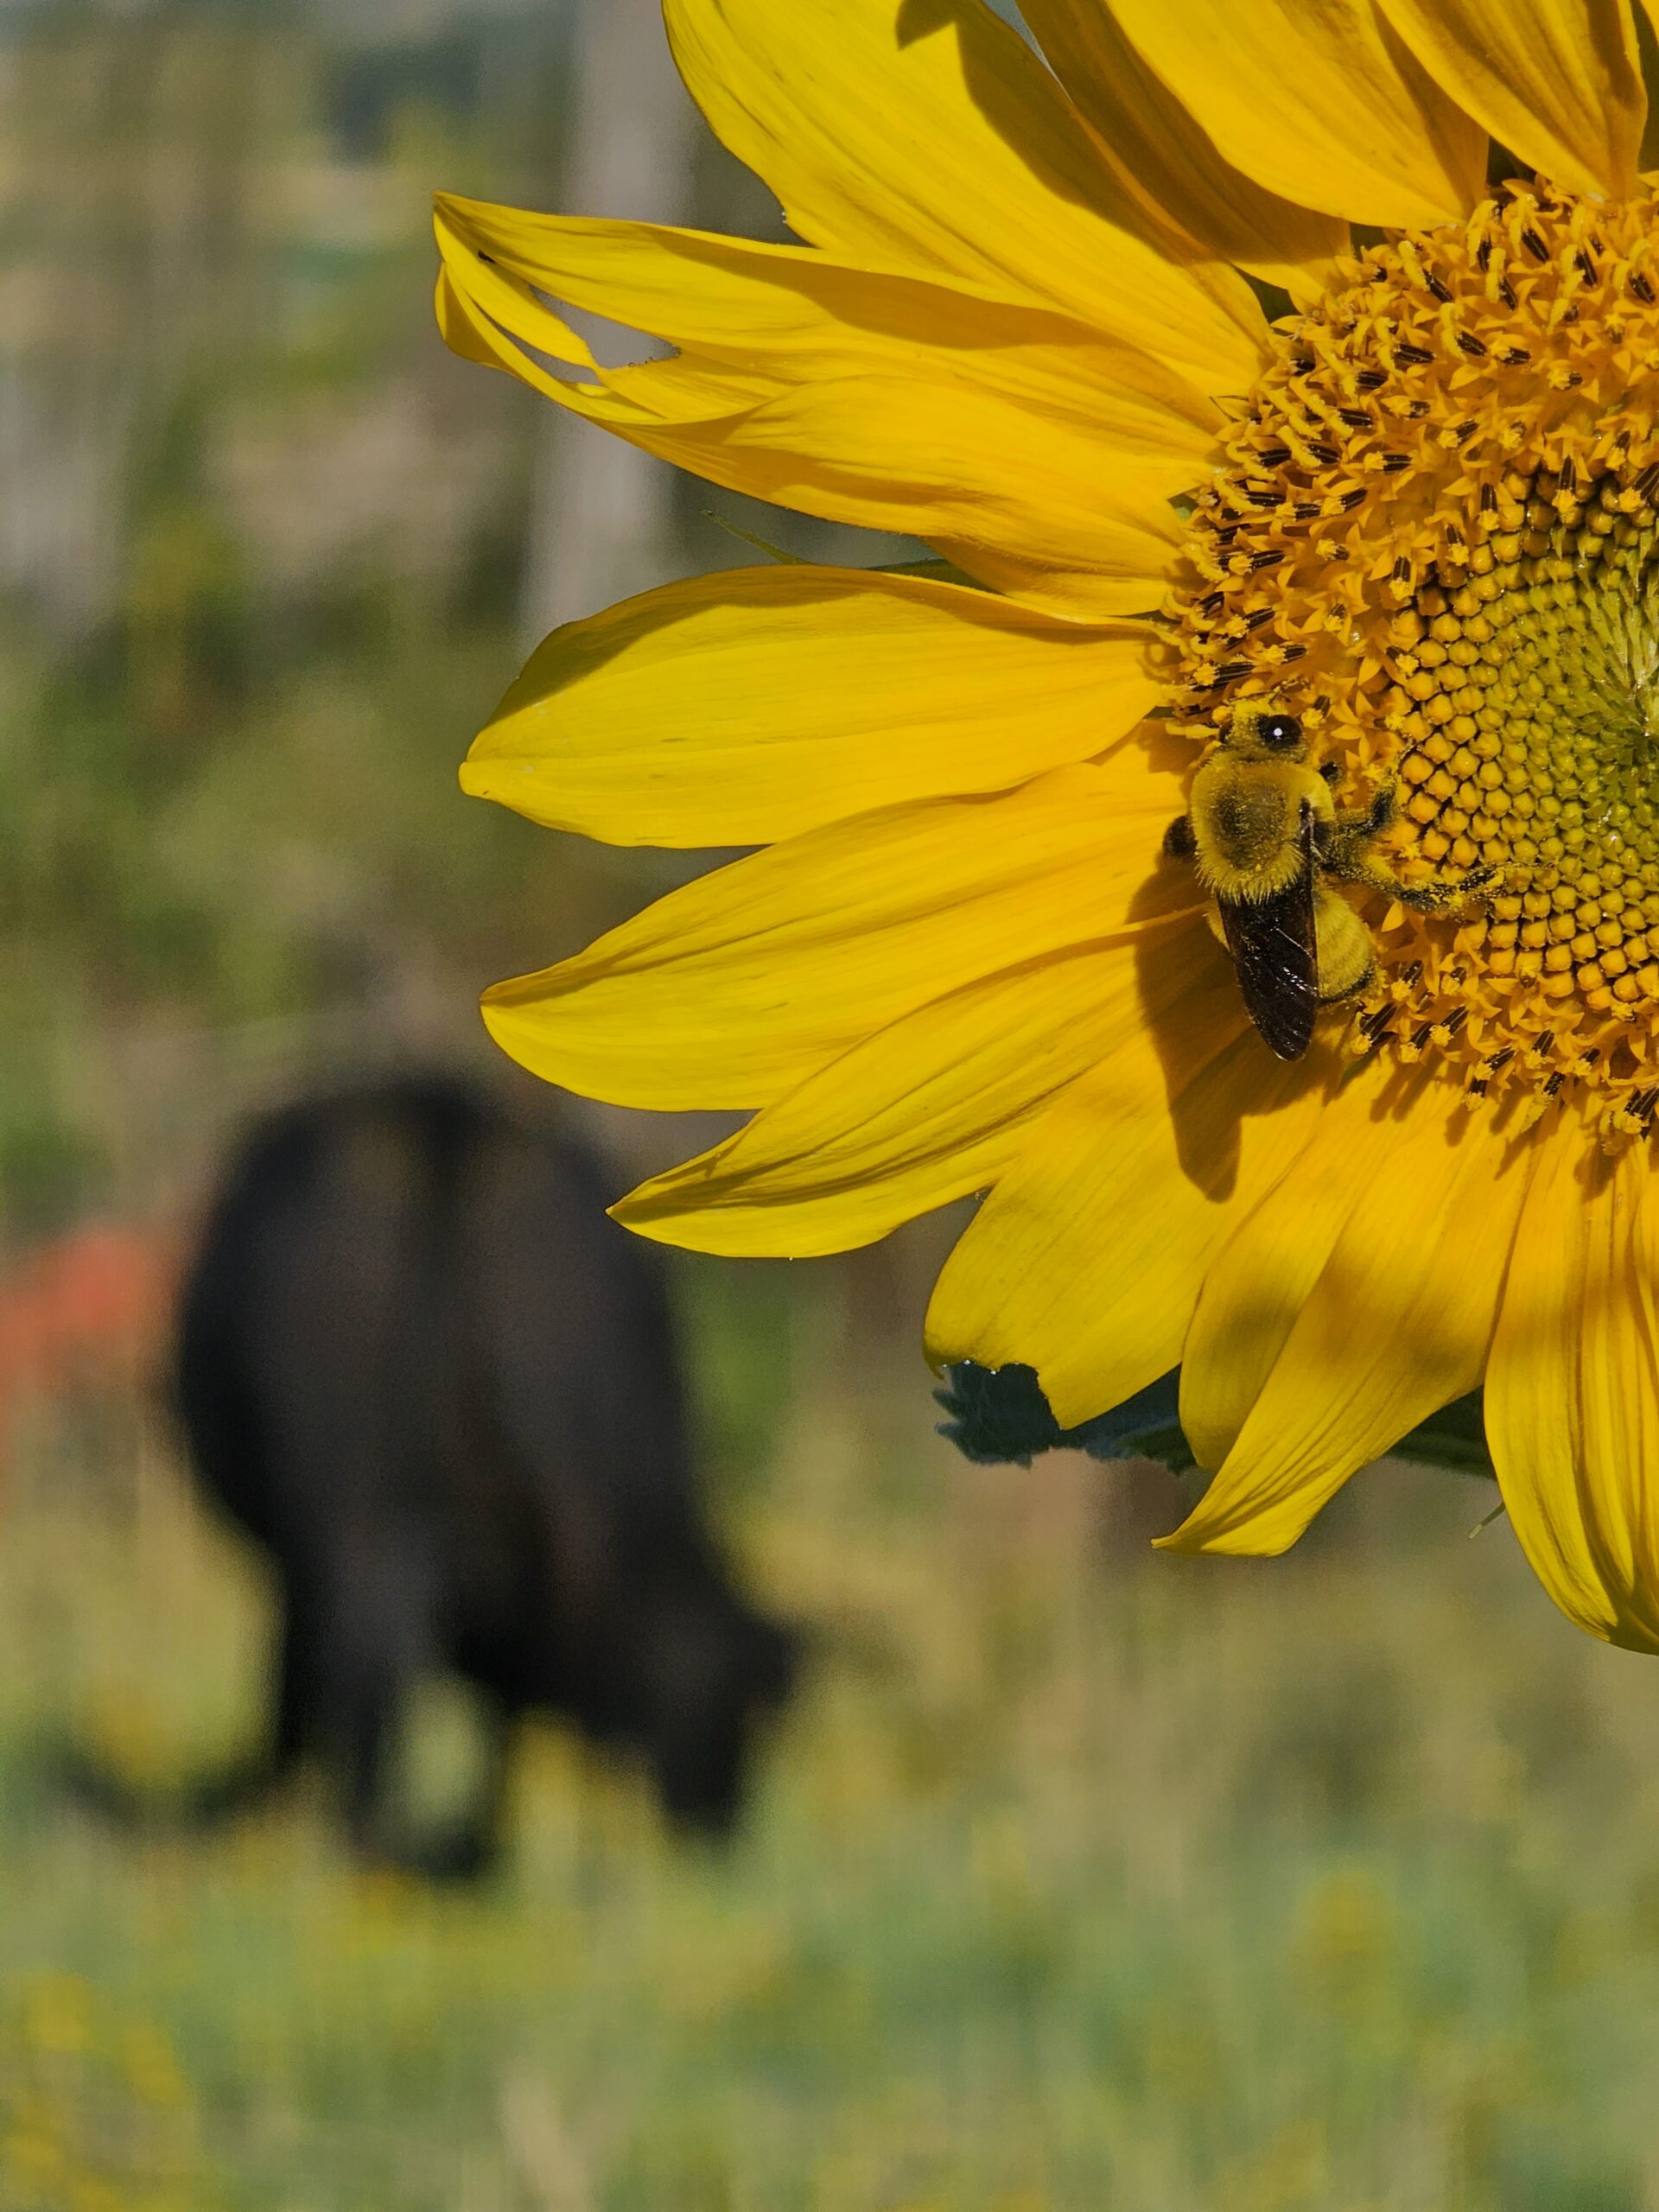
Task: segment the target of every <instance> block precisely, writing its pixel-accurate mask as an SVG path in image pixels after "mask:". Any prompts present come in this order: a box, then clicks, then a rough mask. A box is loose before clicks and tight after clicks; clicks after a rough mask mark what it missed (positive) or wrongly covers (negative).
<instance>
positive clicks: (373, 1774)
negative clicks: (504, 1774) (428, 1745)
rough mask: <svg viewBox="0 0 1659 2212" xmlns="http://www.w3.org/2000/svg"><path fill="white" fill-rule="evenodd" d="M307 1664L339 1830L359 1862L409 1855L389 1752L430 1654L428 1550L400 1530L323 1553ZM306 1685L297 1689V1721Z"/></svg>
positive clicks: (359, 1535)
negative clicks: (339, 1801)
mask: <svg viewBox="0 0 1659 2212" xmlns="http://www.w3.org/2000/svg"><path fill="white" fill-rule="evenodd" d="M325 1578H326V1579H325V1582H324V1586H323V1589H322V1592H321V1603H320V1605H319V1609H318V1621H317V1627H318V1637H317V1643H316V1650H315V1662H314V1676H315V1685H314V1687H315V1709H316V1720H317V1727H316V1733H317V1736H318V1738H320V1739H321V1743H322V1745H323V1746H324V1748H325V1750H326V1751H327V1755H328V1756H329V1758H330V1759H331V1762H332V1763H333V1764H334V1765H335V1768H336V1771H337V1772H338V1774H339V1777H340V1785H341V1789H342V1795H343V1800H344V1809H345V1814H346V1827H347V1831H348V1833H349V1834H350V1836H351V1840H352V1844H353V1849H354V1850H355V1851H356V1852H357V1853H359V1856H360V1857H362V1858H364V1859H378V1860H385V1861H391V1862H393V1863H400V1862H402V1861H403V1860H404V1859H406V1858H407V1856H408V1852H407V1847H406V1845H405V1841H404V1835H403V1831H402V1822H401V1816H400V1812H399V1808H398V1806H397V1799H396V1789H395V1784H396V1779H397V1776H396V1762H397V1751H398V1748H399V1745H400V1743H401V1740H402V1737H403V1731H404V1722H405V1720H406V1719H407V1716H408V1711H409V1704H410V1697H411V1695H412V1694H413V1691H414V1689H415V1686H416V1681H418V1679H419V1677H420V1676H421V1675H423V1673H425V1672H426V1671H427V1670H428V1669H429V1668H430V1666H431V1664H432V1662H433V1659H434V1656H435V1651H436V1648H437V1637H436V1596H437V1589H438V1580H437V1574H436V1567H435V1560H433V1558H432V1556H431V1553H430V1548H429V1546H427V1545H424V1544H422V1543H420V1542H418V1541H414V1540H413V1539H412V1538H411V1537H410V1535H409V1533H408V1532H406V1531H398V1530H397V1529H385V1528H384V1527H378V1528H375V1529H365V1530H362V1531H360V1532H359V1531H353V1532H351V1533H350V1534H349V1535H347V1534H344V1533H342V1535H340V1540H339V1541H337V1542H336V1543H335V1544H334V1545H333V1546H331V1547H330V1548H329V1552H328V1555H327V1564H326V1570H325ZM312 1694H313V1690H312V1688H310V1687H308V1686H306V1685H304V1684H303V1683H302V1685H301V1688H300V1709H301V1716H302V1722H303V1717H304V1706H305V1703H306V1701H307V1700H308V1698H309V1697H310V1696H311V1695H312Z"/></svg>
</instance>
